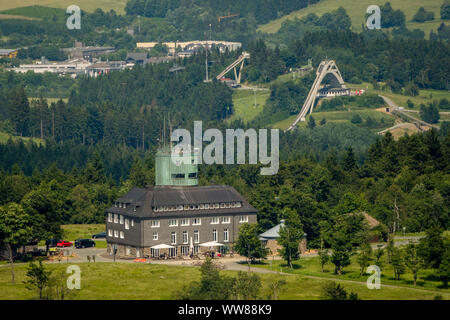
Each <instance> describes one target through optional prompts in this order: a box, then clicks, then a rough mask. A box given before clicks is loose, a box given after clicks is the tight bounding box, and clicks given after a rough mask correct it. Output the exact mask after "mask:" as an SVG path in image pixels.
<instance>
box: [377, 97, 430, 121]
mask: <svg viewBox="0 0 450 320" xmlns="http://www.w3.org/2000/svg"><path fill="white" fill-rule="evenodd" d="M379 96H380V97H381V98H383V100H384V101H385V102H386V104H387V105H388V106H389V107H391V108H393V109H394V111H395V112H398V113H401V114H402V115H404V116H406V117H408V118H410V119H411V120H413V121H416V122H418V123H420V124H422V125H424V126H428V127H432V128H435V129H439V127H438V126H435V125H432V124H430V123H428V122H425V121H423V120H420V119H417V118H415V117H413V116H412V115H410V114H408V113H407V112H405V110H400V107H399V106H398V105H397V104H396V103H395V102H394V101H392V100H391V99H389V98H388V97H385V96H382V95H379Z"/></svg>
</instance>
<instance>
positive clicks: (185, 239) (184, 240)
mask: <svg viewBox="0 0 450 320" xmlns="http://www.w3.org/2000/svg"><path fill="white" fill-rule="evenodd" d="M229 236H230V234H229V230H228V229H224V230H223V241H224V242H229V241H230V237H229ZM153 240H155V241H156V240H159V233H158V232H156V231H155V232H153ZM212 241H218V238H217V229H213V231H212ZM193 242H194V243H200V232H199V231H198V230H194V237H193ZM170 243H171V244H177V233H176V232H171V234H170ZM182 243H183V244H189V232H188V231H183V232H182Z"/></svg>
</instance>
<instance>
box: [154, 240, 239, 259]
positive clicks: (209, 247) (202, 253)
mask: <svg viewBox="0 0 450 320" xmlns="http://www.w3.org/2000/svg"><path fill="white" fill-rule="evenodd" d="M225 247H226V248H227V249H226V250H224V249H223V248H225ZM221 248H222V250H221ZM150 249H151V251H150V252H151V254H150V256H149V257H148V258H149V259H150V260H205V259H206V258H207V257H209V258H212V259H216V258H224V257H233V256H234V254H233V253H232V252H228V246H226V245H224V244H222V243H219V242H205V243H202V244H199V245H198V246H194V245H192V243H191V245H190V246H189V250H188V251H184V252H182V253H181V252H179V251H178V248H177V247H175V246H171V245H167V244H159V245H156V246H153V247H151V248H150ZM202 249H203V250H202Z"/></svg>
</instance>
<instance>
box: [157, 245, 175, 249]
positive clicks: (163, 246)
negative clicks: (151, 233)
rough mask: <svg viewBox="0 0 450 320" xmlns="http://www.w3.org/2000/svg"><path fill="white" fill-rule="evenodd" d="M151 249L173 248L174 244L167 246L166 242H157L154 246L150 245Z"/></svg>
mask: <svg viewBox="0 0 450 320" xmlns="http://www.w3.org/2000/svg"><path fill="white" fill-rule="evenodd" d="M151 248H152V249H171V248H175V247H174V246H169V245H168V244H158V245H156V246H153V247H151Z"/></svg>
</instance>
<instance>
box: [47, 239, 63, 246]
mask: <svg viewBox="0 0 450 320" xmlns="http://www.w3.org/2000/svg"><path fill="white" fill-rule="evenodd" d="M58 242H61V239H48V240H46V241H45V245H46V246H49V247H50V248H53V247H56V246H57V245H58Z"/></svg>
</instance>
